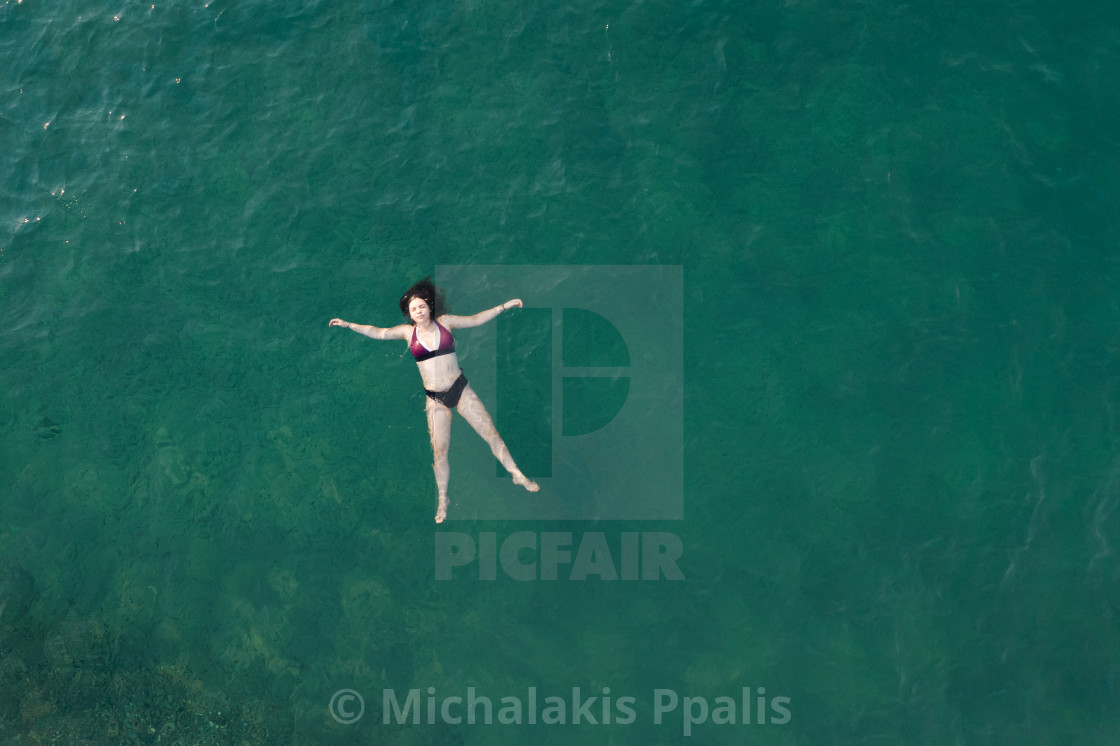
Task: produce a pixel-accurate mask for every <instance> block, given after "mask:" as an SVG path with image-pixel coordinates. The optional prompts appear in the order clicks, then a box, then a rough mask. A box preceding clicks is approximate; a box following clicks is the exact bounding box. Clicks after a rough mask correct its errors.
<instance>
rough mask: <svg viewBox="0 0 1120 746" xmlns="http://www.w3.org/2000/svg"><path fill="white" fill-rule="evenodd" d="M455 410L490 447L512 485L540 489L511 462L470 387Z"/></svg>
mask: <svg viewBox="0 0 1120 746" xmlns="http://www.w3.org/2000/svg"><path fill="white" fill-rule="evenodd" d="M456 408H457V409H458V410H459V414H461V415H463V419H465V420H466V421H467V422H469V423H470V424H471V427H473V428H474V431H475V432H476V433H478V434H479V435H481V436H482V439H483V440H485V441H486V445H488V446H490V452H491V453H493V454H494V458H496V459H498V460H499V461H501V462H502V466H504V467H505V468H506V471H508V472H509V473H510V474H512V475H513V483H514V484H519V485H521V486H522V487H524V488H525V489H527V490H529V491H530V492H536V491H537V490H539V489H540V486H539V485H537V483H536V482H534V481H532V480H531V479H529V478H528V477H526V476H525V475H524V474H522V473H521V470H520V469H518V468H517V464H515V463H514V462H513V456H511V455H509V449H508V448H506V444H505V443H504V442H503V441H502V438H501V436H500V435H498V428H496V427H494V421H493V420H491V419H490V415H489V414H487V412H486V407H484V406H482V400H481V399H479V398H478V395H477V394H476V393H474V389H472V388H471V387H470V385H468V386H467V387H466V388H465V389H463V395H462V396H461V397H460V398H459V406H458V407H456Z"/></svg>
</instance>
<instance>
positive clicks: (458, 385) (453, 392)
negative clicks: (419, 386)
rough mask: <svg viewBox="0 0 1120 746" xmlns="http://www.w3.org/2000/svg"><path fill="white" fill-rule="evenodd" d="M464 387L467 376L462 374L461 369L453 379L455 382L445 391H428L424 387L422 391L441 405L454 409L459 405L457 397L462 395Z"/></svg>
mask: <svg viewBox="0 0 1120 746" xmlns="http://www.w3.org/2000/svg"><path fill="white" fill-rule="evenodd" d="M466 387H467V377H466V376H465V375H463V371H459V377H458V378H456V379H455V383H453V384H451V388H449V389H448V390H447V391H429V390H428V389H424V393H425V394H427V395H428V396H429V397H430V398H432V399H435V400H436V401H438V402H439V403H440V404H442V405H443V406H445V407H448V408H449V409H454V408H455V407H457V406H458V405H459V397H460V396H462V395H463V389H465V388H466Z"/></svg>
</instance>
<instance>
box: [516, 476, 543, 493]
mask: <svg viewBox="0 0 1120 746" xmlns="http://www.w3.org/2000/svg"><path fill="white" fill-rule="evenodd" d="M513 483H514V484H519V485H521V486H522V487H524V488H525V489H527V490H529V491H530V492H539V491H540V488H541V486H540V485H539V484H537V483H536V482H534V481H533V480H532V479H529V477H527V476H525V475H524V474H522V473H521V472H520V471H518V472H516V473H514V475H513Z"/></svg>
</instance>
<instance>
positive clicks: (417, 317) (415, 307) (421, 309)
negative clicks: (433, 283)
mask: <svg viewBox="0 0 1120 746" xmlns="http://www.w3.org/2000/svg"><path fill="white" fill-rule="evenodd" d="M430 313H431V309H430V308H428V303H427V301H425V300H424V299H423V298H420V297H416V298H413V299H412V300H410V301H409V302H408V315H409V316H411V317H412V323H414V324H426V323H428V315H429V314H430Z"/></svg>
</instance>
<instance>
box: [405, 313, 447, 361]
mask: <svg viewBox="0 0 1120 746" xmlns="http://www.w3.org/2000/svg"><path fill="white" fill-rule="evenodd" d="M435 325H436V327H437V328H438V329H439V344H438V345H436V348H435V349H434V350H429V349H428V348H427V347H425V346H424V343H423V342H421V341H420V340H419V339H418V338H417V336H416V327H415V326H414V327H413V328H412V341H411V342H409V343H408V349H409V351H410V352H411V353H412V356H413V357H414V358H416V362H420V361H421V360H427V359H428V358H433V357H438V356H440V355H448V354H450V353H452V352H455V338H454V337H452V336H451V332H450V331H448V330H447V328H446V327H444V325H443V324H441V323H439V322H438V321H436V322H435Z"/></svg>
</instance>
